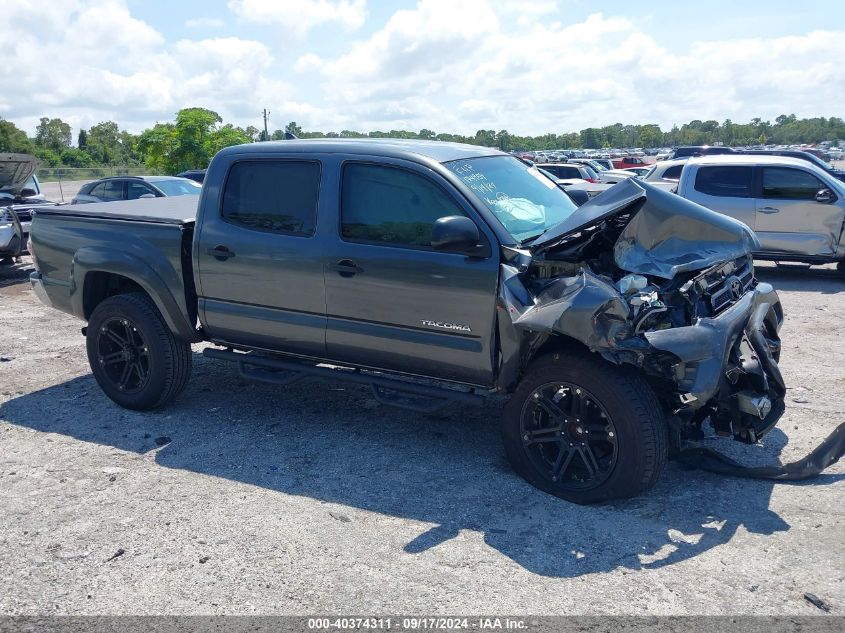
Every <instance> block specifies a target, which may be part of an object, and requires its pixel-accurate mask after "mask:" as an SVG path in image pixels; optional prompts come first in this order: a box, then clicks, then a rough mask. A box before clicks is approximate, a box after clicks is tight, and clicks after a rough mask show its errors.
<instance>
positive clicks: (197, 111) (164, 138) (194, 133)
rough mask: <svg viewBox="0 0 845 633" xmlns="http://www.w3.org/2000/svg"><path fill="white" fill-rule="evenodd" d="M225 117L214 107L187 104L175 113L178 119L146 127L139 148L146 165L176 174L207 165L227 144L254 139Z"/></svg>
mask: <svg viewBox="0 0 845 633" xmlns="http://www.w3.org/2000/svg"><path fill="white" fill-rule="evenodd" d="M222 122H223V119H221V118H220V115H219V114H217V113H216V112H214V111H213V110H206V109H205V108H185V109H183V110H179V112H177V113H176V122H175V123H156V125H155V126H154V127H153V128H151V129H149V130H144V131H143V132H142V133H141V136H140V137H139V138H138V142H137V148H138V150H139V151H140V153H141V154H142V155H143V156H144V162H145V163H146V165H147V167H149V168H151V169H155V170H157V171H162V172H165V173H171V174H175V173H178V172H180V171H185V170H186V169H200V168H203V167H208V163H209V162H210V161H211V158H212V157H213V156H214V154H216V153H217V152H219V151H220V150H221V149H223V148H224V147H228V146H230V145H239V144H241V143H251V142H252V141H253V138H252V136H251V135H250V133H249V132H247V131H246V130H244V129H243V128H240V127H235V126H233V125H232V124H226V125H223V126H221V125H220V124H221V123H222Z"/></svg>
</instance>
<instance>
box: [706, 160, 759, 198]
mask: <svg viewBox="0 0 845 633" xmlns="http://www.w3.org/2000/svg"><path fill="white" fill-rule="evenodd" d="M752 177H753V169H752V168H751V167H739V166H730V167H700V168H699V169H698V173H697V174H696V175H695V188H696V190H697V191H700V192H701V193H704V194H707V195H708V196H719V197H723V198H748V197H750V196H751V187H752Z"/></svg>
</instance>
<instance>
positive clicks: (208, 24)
mask: <svg viewBox="0 0 845 633" xmlns="http://www.w3.org/2000/svg"><path fill="white" fill-rule="evenodd" d="M185 26H186V27H188V28H189V29H222V28H223V27H224V26H226V22H224V21H223V20H221V19H220V18H208V17H205V18H191V19H190V20H185Z"/></svg>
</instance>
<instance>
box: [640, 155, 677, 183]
mask: <svg viewBox="0 0 845 633" xmlns="http://www.w3.org/2000/svg"><path fill="white" fill-rule="evenodd" d="M687 160H689V159H688V158H682V159H673V160H664V161H660V162H659V163H655V164H654V166H652V167H651V169H649V170H648V172H646V175H645V176H643V177H642V179H643V180H645V181H646V182H664V183H666V182H669V183H673V184H674V183H677V182H678V180H680V178H681V171H682V170H683V168H684V165H686V164H687Z"/></svg>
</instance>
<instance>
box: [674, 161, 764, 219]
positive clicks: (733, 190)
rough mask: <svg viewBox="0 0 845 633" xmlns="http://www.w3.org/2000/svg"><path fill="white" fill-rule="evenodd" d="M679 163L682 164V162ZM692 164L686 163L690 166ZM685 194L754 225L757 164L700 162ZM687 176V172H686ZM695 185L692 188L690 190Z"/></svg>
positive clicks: (709, 207) (687, 185)
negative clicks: (755, 165)
mask: <svg viewBox="0 0 845 633" xmlns="http://www.w3.org/2000/svg"><path fill="white" fill-rule="evenodd" d="M680 167H683V166H682V165H681V166H680ZM691 167H693V166H692V165H690V166H687V169H690V168H691ZM694 169H695V172H694V174H692V182H689V183H687V184H686V188H685V191H684V196H685V197H687V198H689V199H690V200H692V201H693V202H697V203H698V204H700V205H703V206H705V207H707V208H708V209H712V210H713V211H717V212H718V213H722V214H724V215H727V216H730V217H732V218H735V219H737V220H739V221H740V222H744V223H745V224H747V225H748V226H749V227H751V228H752V229H755V228H756V227H755V202H754V197H753V195H754V168H753V167H752V166H750V165H697V166H695V167H694ZM684 178H685V179H686V176H684ZM690 188H692V191H690Z"/></svg>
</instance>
